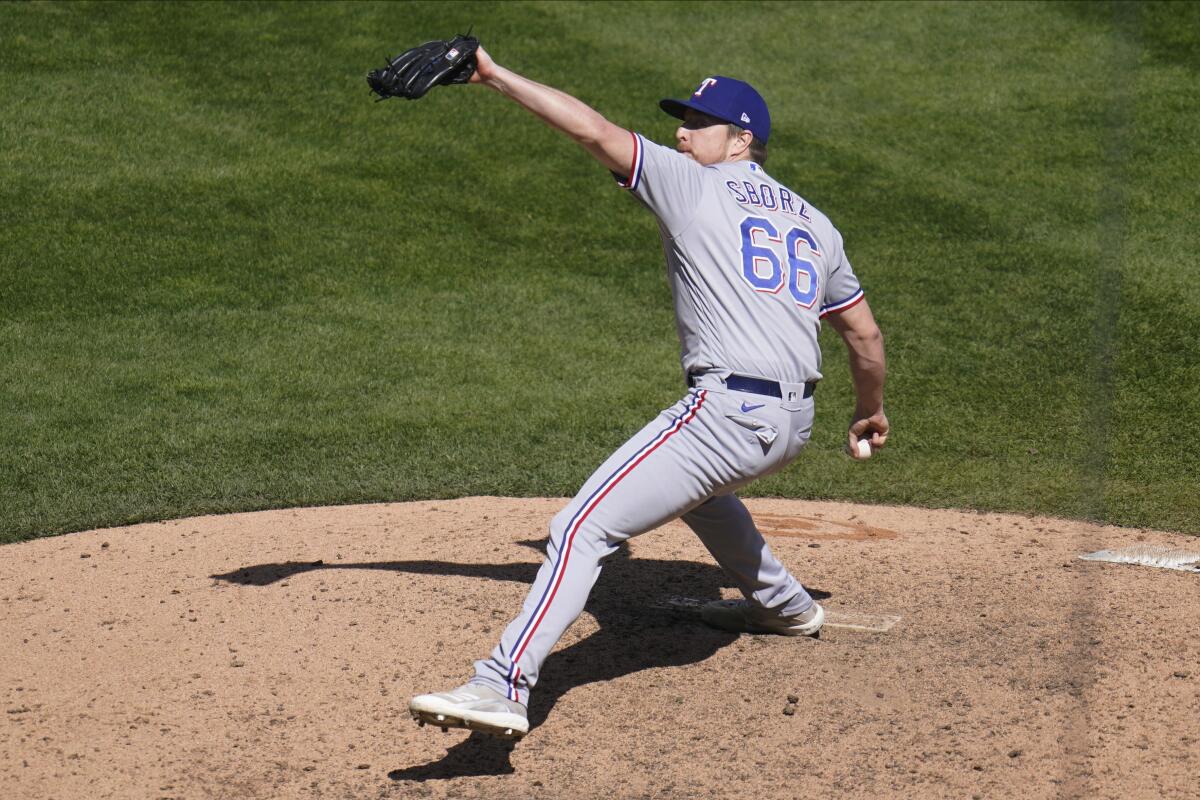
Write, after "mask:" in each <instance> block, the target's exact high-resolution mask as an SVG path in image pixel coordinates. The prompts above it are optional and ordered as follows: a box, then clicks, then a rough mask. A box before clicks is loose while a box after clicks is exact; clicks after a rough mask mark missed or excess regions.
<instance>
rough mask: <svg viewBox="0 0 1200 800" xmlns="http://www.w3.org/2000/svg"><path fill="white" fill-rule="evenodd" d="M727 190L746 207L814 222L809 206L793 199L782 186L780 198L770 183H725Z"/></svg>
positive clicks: (797, 199)
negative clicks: (776, 212)
mask: <svg viewBox="0 0 1200 800" xmlns="http://www.w3.org/2000/svg"><path fill="white" fill-rule="evenodd" d="M725 188H726V189H728V190H729V193H730V194H731V195H733V199H734V200H737V201H738V202H739V203H741V204H742V205H744V206H755V207H756V208H763V209H766V210H767V211H779V212H782V213H784V214H790V215H791V216H793V217H799V218H800V219H803V220H807V221H809V222H812V217H810V216H808V206H807V205H805V203H804V201H803V200H800V199H799V198H793V197H792V193H791V192H789V191H788V190H787V189H785V188H784V187H782V186H780V187H779V196H778V197H776V196H775V189H774V187H772V186H771V185H770V184H769V183H760V184H758V185H757V186H755V185H754V184H753V183H751V182H750V181H725ZM796 201H799V203H800V208H799V209H797V208H796Z"/></svg>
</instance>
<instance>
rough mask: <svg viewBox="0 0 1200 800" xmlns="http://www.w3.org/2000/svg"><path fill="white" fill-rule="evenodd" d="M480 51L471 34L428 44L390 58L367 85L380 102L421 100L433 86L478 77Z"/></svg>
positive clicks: (368, 79)
mask: <svg viewBox="0 0 1200 800" xmlns="http://www.w3.org/2000/svg"><path fill="white" fill-rule="evenodd" d="M477 49H479V40H478V39H476V38H475V37H474V36H471V35H470V34H469V33H468V34H467V35H465V36H463V35H461V34H460V35H458V36H455V37H454V38H453V39H451V40H450V41H448V42H445V41H436V42H426V43H425V44H422V45H418V46H417V47H414V48H412V49H411V50H406V51H405V52H403V53H401V54H400V55H398V56H396V57H395V58H389V59H388V65H387V66H386V67H384V68H383V69H377V70H375V71H373V72H371V73H370V74H368V75H367V84H368V85H369V86H370V87H371V90H372V91H374V92H375V94H377V95H379V99H380V100H386V99H388V98H389V97H403V98H404V99H405V100H419V99H420V98H422V97H424V96H425V93H426V92H428V91H429V90H430V89H432V88H433V87H434V86H449V85H450V84H452V83H466V82H467V81H469V80H470V79H471V76H472V75H474V74H475V51H476V50H477Z"/></svg>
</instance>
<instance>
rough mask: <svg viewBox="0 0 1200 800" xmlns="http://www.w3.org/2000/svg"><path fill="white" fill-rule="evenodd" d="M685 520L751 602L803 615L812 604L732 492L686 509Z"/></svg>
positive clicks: (806, 593) (783, 612)
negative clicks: (687, 510)
mask: <svg viewBox="0 0 1200 800" xmlns="http://www.w3.org/2000/svg"><path fill="white" fill-rule="evenodd" d="M683 521H684V522H686V523H687V525H688V527H690V528H691V529H692V530H693V531H694V532H695V533H696V535H697V536H698V537H700V541H701V542H703V543H704V546H705V547H707V548H708V552H710V553H712V556H713V558H714V559H716V561H717V563H718V564H720V565H721V568H722V569H724V570H725V573H726V574H727V575H729V577H730V578H732V579H733V581H734V583H735V584H736V585H737V587H738V589H740V590H741V592H742V594H743V595H744V596H745V597H746V599H747V600H749V601H750V602H751V603H754V604H755V605H759V606H762V607H764V608H768V609H771V610H773V611H778V612H779V613H780V614H787V615H795V614H802V613H804V612H805V611H807V610H808V609H809V607H810V606H811V605H812V602H813V601H812V598H811V597H810V596H809V594H808V592H806V591H805V590H804V587H803V586H801V585H800V582H799V581H797V580H796V579H795V578H794V577H792V575H791V573H790V572H788V570H787V568H786V567H784V566H783V564H782V563H780V561H779V559H777V558H776V557H775V554H774V553H772V552H771V548H770V547H769V546H768V545H767V542H766V540H765V539H763V537H762V534H761V533H759V530H758V528H757V527H756V526H755V524H754V520H753V519H752V518H751V517H750V511H749V510H748V509H747V508H746V506H745V505H744V504H743V503H742V501H741V500H739V499H738V498H737V496H736V495H733V494H725V495H718V496H716V497H713V498H711V499H710V500H708V501H707V502H705V503H702V504H700V505H698V506H696V507H695V508H693V509H692V510H691V511H689V512H688V513H686V514H684V515H683Z"/></svg>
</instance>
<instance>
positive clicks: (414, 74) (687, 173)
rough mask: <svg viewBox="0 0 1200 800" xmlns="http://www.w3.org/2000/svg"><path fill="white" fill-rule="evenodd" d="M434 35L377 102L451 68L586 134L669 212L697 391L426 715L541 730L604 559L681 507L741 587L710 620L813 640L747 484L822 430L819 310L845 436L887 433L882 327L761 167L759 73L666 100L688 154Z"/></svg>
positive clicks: (845, 265) (669, 247)
mask: <svg viewBox="0 0 1200 800" xmlns="http://www.w3.org/2000/svg"><path fill="white" fill-rule="evenodd" d="M421 47H422V48H425V49H424V50H421V52H420V53H418V55H416V56H413V55H411V54H412V53H414V52H415V51H418V50H420V48H414V50H413V51H409V53H408V54H405V55H404V56H400V57H399V58H397V59H396V60H395V61H393V62H392V65H389V67H388V68H385V70H380V71H377V72H375V73H372V75H371V76H370V77H369V78H368V80H369V81H371V86H372V88H374V89H375V90H376V91H377V92H378V93H379V94H380V95H381V97H382V96H400V97H406V98H408V99H415V98H416V97H420V96H422V95H423V94H424V93H425V92H426V91H428V90H429V88H431V87H432V86H434V85H439V84H448V83H470V84H478V85H481V86H486V87H487V88H489V89H492V90H494V91H496V92H497V93H499V94H500V95H502V96H504V97H507V98H508V99H510V100H512V101H513V102H515V103H517V104H518V105H520V106H522V107H523V108H526V109H528V110H529V111H530V112H532V113H533V114H534V115H535V116H537V117H538V118H539V119H541V120H542V121H543V122H545V123H546V124H547V125H549V126H551V127H553V128H555V129H557V130H559V131H562V132H563V133H564V134H566V135H567V136H569V137H570V138H572V139H574V140H575V141H576V142H578V143H579V144H580V145H581V146H582V147H583V149H584V150H585V151H586V152H587V153H588V154H589V155H591V156H592V158H594V159H596V160H597V161H599V162H600V163H601V164H602V165H604V167H606V168H607V169H608V170H609V171H610V172H611V173H612V174H613V175H614V176H615V177H616V180H617V183H618V185H619V186H620V187H622V188H624V189H625V190H627V191H629V192H630V193H631V194H632V195H633V197H634V198H636V199H637V201H638V202H640V203H641V204H642V205H644V206H645V207H646V208H647V209H648V210H649V211H650V213H652V214H654V216H655V217H656V218H657V220H658V228H659V232H660V234H661V237H662V243H663V251H664V253H665V256H666V267H667V280H668V282H669V284H670V287H671V293H672V296H673V298H674V305H675V317H676V325H677V329H678V333H679V342H680V352H681V360H682V366H683V374H684V377H685V380H686V383H687V386H688V389H687V392H686V394H684V396H683V397H682V398H681V399H680V400H679V401H678V402H677V403H675V404H674V405H673V406H671V407H670V408H667V409H665V410H663V411H662V413H660V414H659V415H658V416H657V417H656V418H655V419H654V420H652V421H651V422H650V423H649V424H648V425H646V426H645V427H644V428H643V429H642V430H640V431H638V432H637V433H635V434H634V435H633V436H632V437H631V438H630V439H629V441H628V442H626V443H625V444H624V445H623V446H622V447H621V448H620V449H618V450H617V451H616V452H615V453H613V454H612V456H610V457H609V458H608V460H607V461H605V462H604V463H603V464H602V465H600V467H599V468H598V469H597V470H596V471H595V472H594V473H593V474H592V476H591V477H590V478H588V480H587V481H586V482H585V483H584V485H583V488H582V489H580V490H579V493H578V494H577V495H576V496H575V498H574V499H573V500H572V501H571V502H570V503H569V504H568V505H567V506H566V508H564V509H563V510H562V511H561V512H559V513H558V515H557V516H555V517H554V519H553V521H552V522H551V523H550V538H549V543H548V545H547V548H546V560H545V563H544V564H543V565H542V567H541V569H540V571H539V572H538V574H537V578H536V580H535V581H534V583H533V586H532V588H531V589H530V591H529V595H528V597H527V598H526V600H525V604H524V606H523V607H522V609H521V611H520V613H519V614H518V615H517V616H516V618H515V619H514V620H513V621H512V622H511V623H510V624H509V625H508V627H507V628H506V629H505V631H504V633H503V635H502V636H501V637H500V641H499V643H498V644H497V645H496V647H495V649H494V650H493V651H492V653H491V655H490V656H489V657H487V658H484V659H482V660H480V661H477V662H476V663H475V674H474V676H473V677H472V678H471V679H470V680H469V681H468V682H467V683H466V684H465V685H463V686H461V687H459V688H457V689H454V690H451V691H448V692H442V693H437V694H425V695H420V696H418V697H415V698H413V699H412V701H411V702H410V704H409V710H410V712H411V714H412V716H413V717H414V719H417V720H418V721H419V722H421V723H422V724H424V723H426V722H429V723H432V724H434V725H438V726H440V727H443V728H446V727H462V728H469V729H472V730H479V731H483V732H486V733H491V734H494V735H498V736H505V737H510V738H519V737H521V736H523V735H524V734H525V733H527V732H528V729H529V723H528V718H527V715H526V708H527V706H528V702H529V693H530V691H532V690H533V688H534V687H535V686H536V684H537V681H538V670H539V669H540V668H541V665H542V663H543V661H545V659H546V656H547V655H548V654H549V653H550V650H551V648H553V647H554V645H555V643H556V642H557V641H558V640H559V638H560V637H561V636H562V634H563V632H564V631H565V630H566V629H567V627H568V626H569V625H570V624H571V623H572V622H573V621H574V620H575V619H576V617H578V616H579V614H580V612H582V611H583V607H584V603H585V602H586V600H587V597H588V594H589V592H590V591H591V588H592V585H593V584H594V583H595V582H596V579H597V577H598V576H599V574H600V565H601V562H602V561H603V559H604V558H605V556H607V555H610V554H611V553H613V552H614V551H615V550H616V549H617V547H618V545H620V544H621V543H622V542H623V541H625V540H627V539H629V538H630V537H633V536H637V535H638V534H641V533H645V532H646V531H649V530H652V529H654V528H656V527H658V526H660V525H662V524H664V523H666V522H669V521H670V520H673V519H676V518H682V519H683V521H684V522H685V523H686V524H687V525H688V526H689V527H691V529H692V530H693V531H695V533H696V535H697V536H699V537H700V540H701V541H702V542H703V543H704V545H705V547H707V548H708V550H709V552H710V553H712V556H713V558H714V559H716V561H717V563H718V564H720V565H721V567H722V568H723V569H724V571H725V572H726V573H727V574H728V575H729V577H730V578H731V579H732V580H733V581H734V582H735V583H736V585H737V587H738V588H739V589H740V590H741V593H742V595H743V596H744V598H745V599H744V600H739V601H716V602H714V603H710V604H709V605H708V606H706V607H705V608H704V609H703V611H702V617H703V619H704V620H705V621H706V622H707V623H709V624H711V625H714V626H717V627H719V628H722V629H725V630H730V631H739V632H748V633H761V634H782V635H785V636H815V635H817V634H818V632H819V631H820V629H821V625H822V623H823V622H824V618H825V614H824V611H823V610H822V608H821V606H820V605H818V604H817V603H816V602H815V601H814V600H813V599H812V598H811V597H810V596H809V594H808V593H807V592H806V591H805V589H804V587H803V586H802V585H801V584H800V582H799V581H797V580H796V578H795V577H793V576H792V575H791V573H789V572H788V570H787V569H786V568H785V567H784V565H783V564H781V563H780V562H779V560H778V559H777V558H776V557H775V556H774V554H772V552H771V549H770V548H769V547H768V546H767V543H766V541H765V540H764V539H763V537H762V535H761V534H760V533H759V531H758V529H757V528H756V527H755V524H754V521H753V520H752V519H751V517H750V513H749V512H748V511H747V509H746V507H745V506H744V505H743V504H742V502H741V501H740V500H739V499H738V498H737V496H736V494H735V492H736V490H737V489H738V488H739V487H741V486H744V485H745V484H747V483H749V482H751V481H753V480H754V479H756V478H759V477H761V476H763V475H768V474H770V473H772V472H775V471H777V470H779V469H782V468H783V467H784V466H786V465H787V464H788V463H789V462H791V461H792V460H793V459H794V458H796V456H797V455H799V453H800V451H801V450H802V449H803V448H804V446H805V444H806V443H807V442H808V440H809V436H810V434H811V431H812V423H813V392H814V390H815V389H816V386H817V383H818V381H820V379H821V372H820V366H821V353H820V349H819V348H818V345H817V333H818V330H819V328H820V324H821V320H822V319H825V320H826V321H827V322H828V323H829V324H830V325H832V326H833V328H834V329H835V330H836V331H838V333H839V334H841V336H842V338H843V340H844V341H845V342H846V344H847V349H848V351H849V355H850V370H851V374H852V376H853V381H854V390H855V394H856V397H857V405H856V407H855V409H854V413H853V415H852V417H851V422H850V426H849V429H848V431H847V434H846V446H847V450H848V452H849V453H850V454H851V456H852V457H853V458H856V459H862V458H866V457H869V456H870V455H871V452H872V450H874V449H878V448H881V447H883V446H884V444H885V442H886V441H887V437H888V432H889V426H888V420H887V417H886V416H885V415H884V411H883V385H884V377H885V373H886V369H885V365H884V352H883V337H882V335H881V334H880V332H879V328H878V326H877V325H876V323H875V319H874V317H873V316H872V314H871V310H870V307H869V306H868V305H867V301H866V299H865V298H864V296H863V290H862V288H861V287H860V286H859V283H858V279H857V278H856V277H855V274H854V271H853V269H852V268H851V266H850V261H849V260H848V259H847V257H846V253H845V250H844V248H843V243H842V236H841V234H839V233H838V231H837V229H836V228H834V226H833V224H832V223H831V222H830V221H829V219H828V218H827V217H826V216H825V215H824V214H822V213H821V212H820V211H818V210H817V209H815V208H813V207H812V206H811V205H810V204H809V203H808V202H807V201H805V200H804V198H803V197H801V196H800V195H799V194H797V193H796V192H795V191H793V190H792V189H790V188H789V187H787V186H785V185H784V184H782V183H780V182H779V181H777V180H775V179H774V178H772V177H771V176H770V175H768V174H767V172H766V170H765V169H764V166H765V163H766V153H767V142H768V139H769V137H770V133H771V118H770V115H769V113H768V110H767V105H766V102H765V101H764V100H763V98H762V97H761V96H760V95H759V93H758V92H757V91H755V90H754V88H753V87H751V86H750V85H749V84H747V83H744V82H742V81H739V80H735V79H733V78H729V77H725V76H721V75H714V76H711V77H707V78H705V79H704V80H703V81H701V82H700V85H699V86H697V87H696V90H695V91H694V92H693V93H692V94H691V96H690V97H688V98H686V99H683V100H663V101H662V102H661V103H660V104H659V105H660V107H661V108H662V110H663V111H665V112H666V113H667V114H670V115H671V116H673V117H676V118H678V119H679V120H680V121H681V122H680V125H679V127H678V129H677V130H676V131H675V143H674V144H675V146H674V148H673V149H672V148H669V147H664V146H662V145H658V144H655V143H653V142H651V141H648V140H647V139H645V138H644V137H642V136H641V135H639V134H637V133H633V132H631V131H629V130H626V129H624V128H621V127H619V126H617V125H614V124H613V123H611V122H609V121H608V120H607V119H605V118H604V117H603V116H601V115H600V114H599V113H597V112H596V111H595V110H593V109H592V108H590V107H589V106H587V105H585V104H584V103H582V102H581V101H579V100H577V99H575V98H574V97H571V96H570V95H568V94H565V93H563V92H561V91H558V90H557V89H553V88H550V87H548V86H544V85H542V84H540V83H536V82H534V81H532V80H529V79H528V78H525V77H522V76H521V75H518V74H516V73H515V72H513V71H511V70H508V69H505V68H504V67H501V66H500V65H498V64H496V62H495V61H493V60H492V59H491V57H490V56H489V55H488V53H487V52H486V51H485V50H484V49H483V48H482V47H480V46H479V43H478V41H477V40H475V39H473V38H471V37H459V38H457V39H455V40H453V41H451V42H431V43H428V44H426V45H422V46H421ZM468 51H469V52H468ZM405 59H407V60H405ZM397 62H399V66H395V67H394V66H393V65H395V64H396V63H397ZM389 70H390V72H389ZM389 87H392V88H389Z"/></svg>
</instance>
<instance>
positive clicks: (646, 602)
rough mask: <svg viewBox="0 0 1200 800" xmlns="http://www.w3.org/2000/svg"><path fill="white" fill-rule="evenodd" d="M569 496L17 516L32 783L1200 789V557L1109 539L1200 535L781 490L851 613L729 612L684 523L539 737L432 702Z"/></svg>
mask: <svg viewBox="0 0 1200 800" xmlns="http://www.w3.org/2000/svg"><path fill="white" fill-rule="evenodd" d="M564 502H565V501H563V500H555V499H539V500H521V499H510V498H469V499H463V500H456V501H432V502H420V503H404V504H391V505H375V506H347V507H340V508H316V509H297V510H284V511H271V512H262V513H254V514H236V515H231V516H225V517H205V518H198V519H185V520H178V521H173V522H165V523H157V524H149V525H137V526H133V527H130V528H123V529H109V530H100V531H89V532H85V533H79V534H73V535H70V536H65V537H59V538H54V539H45V540H40V541H35V542H27V543H23V544H17V545H10V546H5V547H3V548H0V600H2V601H3V602H2V604H0V629H2V630H3V634H4V636H3V645H4V647H3V652H2V653H0V693H2V697H0V705H2V706H3V711H4V713H3V714H0V788H2V790H3V791H2V794H3V796H5V797H12V798H51V797H54V798H83V797H87V798H101V797H130V798H150V797H154V798H193V797H197V798H199V797H235V796H237V797H263V798H287V797H314V798H315V797H322V798H327V797H338V798H341V797H354V798H364V797H393V796H394V797H410V796H412V797H422V796H426V797H449V796H455V797H481V798H484V797H486V798H494V797H498V796H501V795H502V794H503V795H505V796H512V797H535V798H536V797H546V798H558V797H578V798H594V797H604V798H609V799H610V800H616V799H617V798H640V797H661V798H683V797H689V798H694V797H712V798H729V797H752V798H787V797H822V796H824V797H839V798H840V797H885V796H907V797H922V798H925V797H956V798H959V797H972V796H978V797H1001V796H1006V797H1011V796H1018V795H1019V796H1022V797H1024V798H1040V797H1113V798H1117V797H1122V798H1125V797H1180V798H1182V797H1195V796H1196V793H1197V777H1196V776H1197V774H1198V769H1200V731H1198V729H1197V724H1196V721H1197V720H1198V719H1200V666H1198V665H1200V637H1197V635H1196V632H1197V631H1198V630H1200V602H1197V601H1198V600H1200V575H1196V574H1193V573H1189V572H1185V571H1179V570H1168V569H1156V568H1153V567H1148V566H1136V565H1129V564H1112V563H1104V562H1092V561H1082V560H1079V559H1078V558H1077V557H1078V556H1079V555H1080V554H1082V553H1085V552H1091V551H1095V550H1100V549H1105V548H1107V549H1117V548H1123V547H1129V546H1133V545H1145V546H1155V545H1158V546H1170V547H1176V548H1186V547H1193V548H1197V547H1200V542H1198V541H1197V540H1194V539H1189V538H1188V537H1186V536H1182V535H1172V534H1163V533H1155V532H1151V531H1137V530H1129V529H1118V528H1104V527H1097V526H1091V525H1086V524H1083V523H1076V522H1066V521H1062V520H1054V519H1044V518H1030V517H1019V516H1006V515H998V514H970V513H968V514H964V513H960V512H953V511H927V510H919V509H910V508H886V507H865V506H855V505H848V504H837V503H809V502H798V501H788V500H757V501H755V500H751V501H749V502H748V505H749V506H750V508H751V510H752V511H754V512H755V514H756V517H757V518H758V519H759V520H760V523H761V527H762V529H763V531H764V533H765V534H766V535H767V537H768V539H769V541H770V542H771V544H772V547H773V548H774V549H775V550H776V551H777V552H778V553H779V555H780V557H781V558H782V559H783V561H784V562H785V563H786V564H788V565H789V567H790V568H791V569H792V571H793V572H794V573H795V574H796V575H797V576H798V577H800V578H801V579H802V580H803V581H804V582H805V585H806V586H808V587H809V588H810V589H811V590H812V591H813V593H814V595H816V596H817V597H819V598H822V600H821V602H822V603H823V604H824V605H825V606H826V608H827V609H829V611H830V618H831V620H833V621H835V622H837V621H839V620H840V621H841V623H843V624H838V625H832V626H830V627H828V628H827V629H826V630H825V631H824V632H823V633H822V636H821V638H820V639H819V640H811V639H804V640H801V641H797V640H794V639H784V638H779V637H750V636H742V637H740V638H739V637H735V636H733V635H731V634H726V633H722V632H720V631H715V630H710V629H708V628H705V627H704V626H703V625H701V624H700V623H699V622H698V621H697V620H696V618H695V611H694V608H695V605H696V604H697V603H699V602H700V601H704V600H707V599H711V598H715V597H722V596H725V597H732V596H734V592H733V590H732V589H731V588H730V587H729V586H728V585H727V583H726V581H725V580H724V578H723V576H722V574H721V572H720V571H719V570H718V569H717V567H716V566H715V565H714V564H713V563H712V561H711V559H710V558H709V557H708V555H707V553H706V552H705V551H704V550H703V548H702V547H701V545H700V544H699V542H698V541H697V540H696V539H695V538H694V537H693V536H692V534H691V533H690V532H689V531H688V530H687V529H686V528H685V527H684V526H682V525H681V524H679V523H675V524H672V525H668V526H666V527H665V528H663V529H661V530H659V531H656V532H653V533H650V534H647V535H646V536H643V537H641V538H639V539H637V540H635V541H633V542H632V543H631V544H630V546H629V547H627V548H623V549H622V550H621V551H620V552H619V553H618V554H617V555H616V556H614V557H613V558H611V559H610V560H609V562H608V563H607V565H606V567H605V570H604V573H603V574H602V575H601V577H600V581H599V583H598V584H597V587H596V589H595V591H594V592H593V595H592V599H591V601H590V603H589V604H588V608H587V611H586V612H585V613H584V615H583V616H582V617H581V618H580V619H579V621H578V622H576V624H575V625H574V626H573V627H572V628H571V629H570V630H569V631H568V633H567V636H566V637H565V638H564V640H563V641H562V643H561V644H560V645H559V648H558V649H557V650H556V651H555V653H554V654H553V655H551V657H550V659H549V660H548V662H547V663H546V666H545V668H544V670H543V673H542V674H543V681H542V683H541V684H540V685H539V686H538V687H537V688H536V689H535V691H534V695H533V700H532V704H531V707H530V720H531V723H532V725H533V729H532V731H531V732H530V734H529V736H527V737H526V738H525V739H524V740H523V741H521V742H520V743H518V744H517V745H516V746H515V747H513V748H511V749H510V747H509V746H508V745H506V744H504V743H502V742H499V741H497V740H491V739H486V738H481V737H479V736H478V735H468V734H467V733H466V732H459V731H452V732H450V733H447V734H442V733H440V732H438V731H436V730H433V729H430V728H425V729H419V728H418V727H417V726H416V725H415V724H414V723H413V722H412V721H411V720H409V719H408V716H407V713H406V711H405V708H406V703H407V700H408V698H409V697H410V696H411V695H413V694H415V693H419V692H424V691H431V690H441V689H445V688H449V687H451V686H454V685H457V684H458V683H460V682H461V681H463V680H464V679H465V678H467V677H468V676H469V675H470V665H471V661H472V660H473V659H475V658H478V657H480V656H483V655H485V654H486V653H487V652H488V651H489V650H490V649H491V647H492V646H493V644H494V643H495V640H496V639H497V637H498V636H499V633H500V631H501V630H502V628H503V626H504V625H505V624H506V623H507V621H508V620H509V618H510V617H511V616H512V615H513V614H514V613H515V611H516V609H517V607H518V605H519V604H520V602H521V601H522V600H523V598H524V595H525V591H526V587H527V585H528V584H529V583H530V582H531V581H532V579H533V575H534V573H535V571H536V569H537V567H538V565H539V563H540V560H541V546H542V542H543V540H544V538H545V535H546V534H545V532H546V526H547V524H548V522H549V520H550V518H551V516H553V514H554V513H555V512H556V511H557V510H558V509H559V508H560V507H561V506H562V505H563V503H564ZM879 621H884V623H885V624H883V625H880V626H877V627H878V628H887V630H886V631H885V632H878V631H876V632H872V631H870V630H864V629H863V628H870V627H871V625H870V624H864V625H857V626H855V623H856V622H860V623H862V622H866V623H872V622H879ZM889 624H890V627H889Z"/></svg>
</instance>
